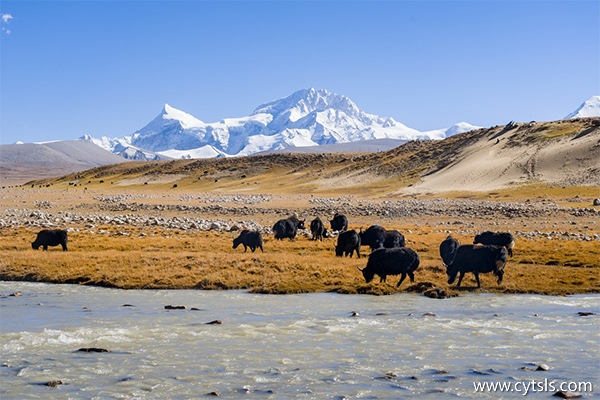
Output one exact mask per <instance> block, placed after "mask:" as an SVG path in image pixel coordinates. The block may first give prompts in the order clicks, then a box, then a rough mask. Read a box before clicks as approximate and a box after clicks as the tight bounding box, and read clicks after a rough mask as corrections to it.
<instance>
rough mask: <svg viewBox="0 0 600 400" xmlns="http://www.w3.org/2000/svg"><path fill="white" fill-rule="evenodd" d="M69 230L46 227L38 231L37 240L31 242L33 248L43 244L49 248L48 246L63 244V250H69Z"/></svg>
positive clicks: (45, 247)
mask: <svg viewBox="0 0 600 400" xmlns="http://www.w3.org/2000/svg"><path fill="white" fill-rule="evenodd" d="M67 239H68V237H67V231H65V230H62V229H53V230H49V229H44V230H41V231H39V232H38V234H37V236H36V238H35V242H32V243H31V248H32V249H34V250H37V249H39V248H40V246H42V248H43V249H44V250H48V246H58V245H59V244H60V245H61V246H62V249H63V251H67Z"/></svg>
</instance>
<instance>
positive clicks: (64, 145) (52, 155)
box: [0, 140, 123, 186]
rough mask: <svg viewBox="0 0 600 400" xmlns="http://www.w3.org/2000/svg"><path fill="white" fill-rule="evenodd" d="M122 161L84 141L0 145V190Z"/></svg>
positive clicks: (114, 155) (120, 158)
mask: <svg viewBox="0 0 600 400" xmlns="http://www.w3.org/2000/svg"><path fill="white" fill-rule="evenodd" d="M121 162H123V158H122V157H119V156H117V155H116V154H112V153H111V152H109V151H106V150H104V149H102V148H100V147H99V146H96V145H95V144H93V143H92V142H88V141H87V140H66V141H58V142H49V143H22V144H8V145H0V179H1V181H0V182H1V184H2V186H6V185H15V184H17V185H18V184H23V183H25V182H27V181H29V180H32V179H41V178H48V177H55V176H60V175H64V174H69V173H71V172H75V171H84V170H86V169H90V168H92V167H95V166H98V165H106V164H116V163H121Z"/></svg>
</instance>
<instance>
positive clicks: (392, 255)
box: [359, 247, 420, 287]
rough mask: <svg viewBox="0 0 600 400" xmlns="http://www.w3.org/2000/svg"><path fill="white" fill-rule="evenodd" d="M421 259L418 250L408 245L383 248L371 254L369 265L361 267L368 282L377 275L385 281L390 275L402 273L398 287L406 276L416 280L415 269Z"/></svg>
mask: <svg viewBox="0 0 600 400" xmlns="http://www.w3.org/2000/svg"><path fill="white" fill-rule="evenodd" d="M419 263H420V259H419V255H418V254H417V252H415V251H414V250H413V249H410V248H408V247H394V248H391V249H388V248H382V249H377V250H375V251H373V252H372V253H371V254H369V260H368V261H367V266H366V267H365V268H363V269H360V268H359V271H361V272H362V274H363V277H364V278H365V281H366V282H367V283H369V282H371V281H372V280H373V277H374V276H375V275H379V278H380V282H385V280H386V277H387V276H388V275H401V276H400V280H399V281H398V283H397V284H396V287H400V284H402V282H403V281H404V279H405V278H406V276H407V275H408V276H409V277H410V281H411V282H414V281H415V275H414V272H415V270H416V269H417V268H418V267H419Z"/></svg>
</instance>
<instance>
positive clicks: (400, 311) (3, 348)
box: [0, 282, 600, 400]
mask: <svg viewBox="0 0 600 400" xmlns="http://www.w3.org/2000/svg"><path fill="white" fill-rule="evenodd" d="M15 292H20V295H18V296H11V295H10V294H13V293H15ZM0 295H1V297H0V383H1V385H0V398H1V399H3V400H6V399H42V398H43V399H47V398H53V399H193V398H205V397H208V398H210V397H213V396H216V395H219V396H220V397H221V398H228V399H238V398H239V399H262V398H272V399H280V398H282V399H285V398H300V399H327V398H333V399H345V398H347V399H350V398H361V399H403V398H419V399H440V398H457V397H460V398H476V399H479V398H511V397H512V398H522V397H523V391H524V388H525V386H523V385H524V384H525V383H527V382H536V383H535V386H530V388H531V389H530V390H529V393H528V397H531V396H533V397H537V398H540V397H544V398H548V397H549V396H550V395H551V394H552V393H553V392H550V389H553V388H554V387H553V386H549V385H559V384H561V383H563V384H569V385H571V384H574V383H576V382H584V383H588V382H589V383H590V384H592V385H593V390H592V391H587V389H588V387H587V386H583V388H584V389H586V391H585V392H584V393H583V394H584V395H585V396H591V397H594V398H598V397H600V395H599V393H598V391H600V389H598V388H599V387H600V386H598V385H599V384H600V382H599V373H600V372H599V371H600V369H599V360H600V345H599V343H600V341H599V339H600V333H599V332H600V329H599V328H600V295H579V296H568V297H553V296H538V295H494V294H468V295H463V296H460V297H456V298H450V299H445V300H436V299H429V298H427V297H424V296H421V295H417V294H397V295H391V296H381V297H377V296H368V295H340V294H333V293H325V294H301V295H256V294H250V293H247V292H245V291H197V290H155V291H150V290H127V291H125V290H115V289H106V288H96V287H87V286H79V285H49V284H39V283H25V282H0ZM166 305H173V306H185V307H186V308H185V309H176V310H168V309H165V306H166ZM579 312H593V313H595V315H589V316H581V315H579ZM355 314H358V315H355ZM432 314H434V315H432ZM214 320H220V321H221V322H222V323H221V324H207V323H208V322H211V321H214ZM81 348H102V349H106V350H109V351H108V352H81V351H78V350H79V349H81ZM539 363H543V364H546V365H547V366H548V367H549V368H550V369H549V370H547V371H536V370H535V369H536V367H537V366H536V365H535V364H539ZM53 381H60V382H62V383H61V384H58V385H57V386H56V387H50V386H46V385H45V384H46V383H48V382H53ZM482 382H506V383H509V384H510V385H512V386H511V389H512V390H518V389H519V388H521V389H520V391H513V392H502V393H500V392H498V391H492V390H488V391H484V392H477V391H476V390H475V388H474V384H477V383H482ZM518 382H521V386H518V387H515V386H516V385H518ZM542 383H543V384H544V385H545V386H542ZM533 390H535V392H534V391H533Z"/></svg>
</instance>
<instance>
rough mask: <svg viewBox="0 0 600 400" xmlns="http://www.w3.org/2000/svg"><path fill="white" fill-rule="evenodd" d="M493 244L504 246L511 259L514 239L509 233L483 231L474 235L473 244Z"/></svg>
mask: <svg viewBox="0 0 600 400" xmlns="http://www.w3.org/2000/svg"><path fill="white" fill-rule="evenodd" d="M478 243H480V244H493V245H495V246H504V247H506V250H507V251H508V255H509V256H511V257H512V255H513V251H512V249H513V247H514V246H515V239H514V237H513V235H512V234H511V233H510V232H491V231H485V232H482V233H480V234H478V235H475V240H473V244H478Z"/></svg>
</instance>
